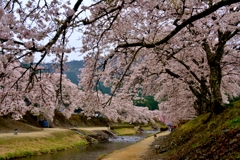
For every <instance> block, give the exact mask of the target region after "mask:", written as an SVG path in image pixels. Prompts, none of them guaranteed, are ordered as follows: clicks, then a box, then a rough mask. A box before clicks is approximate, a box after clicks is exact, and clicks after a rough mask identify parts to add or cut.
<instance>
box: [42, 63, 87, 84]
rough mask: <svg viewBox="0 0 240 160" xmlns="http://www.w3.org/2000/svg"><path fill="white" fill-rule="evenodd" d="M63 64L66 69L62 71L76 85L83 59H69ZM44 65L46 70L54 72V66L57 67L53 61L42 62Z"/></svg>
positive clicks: (82, 66)
mask: <svg viewBox="0 0 240 160" xmlns="http://www.w3.org/2000/svg"><path fill="white" fill-rule="evenodd" d="M65 65H66V68H67V69H66V70H65V71H64V74H66V76H67V78H68V79H70V80H71V82H73V83H75V84H77V85H78V82H79V79H78V75H79V74H81V71H80V70H79V69H80V68H84V61H83V60H79V61H70V62H67V63H66V64H65ZM44 66H45V67H46V68H47V70H46V72H50V73H53V72H54V67H56V68H59V66H57V64H53V63H46V64H44Z"/></svg>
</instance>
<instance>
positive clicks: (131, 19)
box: [0, 0, 240, 122]
mask: <svg viewBox="0 0 240 160" xmlns="http://www.w3.org/2000/svg"><path fill="white" fill-rule="evenodd" d="M239 2H240V0H152V1H147V0H97V1H96V0H95V1H92V3H91V4H90V5H88V6H86V5H83V0H75V2H73V1H71V3H72V4H71V3H70V1H59V0H52V1H49V2H47V1H45V0H38V1H35V0H28V1H27V2H26V1H23V2H21V1H11V0H9V1H4V3H2V7H1V8H0V49H1V53H0V87H1V88H0V100H1V103H0V114H1V115H7V114H11V115H12V116H13V118H15V119H19V118H21V117H22V116H23V115H24V114H25V113H26V112H27V111H30V112H31V113H33V114H34V115H39V114H43V115H44V116H45V117H46V118H48V119H52V118H53V116H54V111H55V110H56V109H58V110H61V111H63V113H64V114H65V115H66V116H67V117H69V116H70V115H71V113H72V112H73V110H74V109H75V108H78V107H80V108H82V109H83V111H84V113H85V114H86V115H87V116H91V115H93V113H95V112H100V113H103V114H104V115H106V116H107V117H108V118H110V119H112V120H115V121H116V120H125V121H129V122H135V121H139V122H147V121H148V120H151V119H153V117H156V116H160V118H161V119H162V120H163V121H165V120H166V121H170V120H172V121H177V120H179V119H188V118H192V117H195V116H196V115H201V114H203V113H208V112H210V113H212V114H213V115H214V114H218V113H221V112H222V111H223V109H224V103H227V102H228V99H229V98H233V97H236V96H238V95H239V92H240V88H239V69H240V68H239V67H240V65H239V62H240V61H239V60H240V59H239V58H240V57H239V51H240V44H239V43H240V39H239V38H240V36H239V31H240V30H239V29H240V28H239V27H240V19H239V17H240V3H239ZM73 34H74V35H76V34H79V37H80V39H81V40H82V41H81V42H80V40H78V43H82V44H81V46H82V47H81V48H80V49H79V48H78V47H79V46H74V44H75V43H70V42H69V39H70V37H71V36H72V35H73ZM71 52H72V53H73V52H75V53H78V54H85V57H84V60H85V68H84V69H82V74H81V75H80V83H79V86H76V85H74V84H72V83H71V82H70V81H69V80H67V79H66V77H65V76H64V75H63V71H64V70H65V69H66V68H65V66H64V63H65V62H66V61H67V55H68V54H69V53H71ZM48 56H52V57H54V59H53V63H55V64H56V65H55V67H56V68H55V70H56V73H55V74H49V73H46V72H45V71H44V70H45V69H46V68H44V67H42V66H40V64H42V63H43V62H44V60H45V59H46V58H47V57H48ZM23 64H28V65H27V67H26V65H23ZM99 82H104V85H105V86H106V87H111V89H112V95H111V96H109V95H104V94H101V92H99V91H98V88H97V87H96V86H98V85H97V84H98V83H99ZM139 94H143V95H153V96H154V98H155V100H157V101H158V102H159V111H149V110H148V109H146V108H142V107H135V106H134V105H133V99H136V98H137V97H138V95H139Z"/></svg>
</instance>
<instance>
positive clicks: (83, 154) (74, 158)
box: [21, 132, 154, 160]
mask: <svg viewBox="0 0 240 160" xmlns="http://www.w3.org/2000/svg"><path fill="white" fill-rule="evenodd" d="M152 133H154V132H144V133H140V134H137V135H134V136H117V137H112V138H109V142H104V143H96V144H92V145H91V146H86V147H79V148H74V149H70V150H66V151H61V152H57V153H52V154H43V155H40V156H34V157H27V158H21V160H95V159H96V158H97V157H98V156H100V155H104V154H108V153H110V152H112V151H114V150H118V149H121V148H124V147H127V146H129V145H131V144H133V143H135V142H137V141H139V140H141V139H143V138H145V137H146V136H147V135H149V134H152Z"/></svg>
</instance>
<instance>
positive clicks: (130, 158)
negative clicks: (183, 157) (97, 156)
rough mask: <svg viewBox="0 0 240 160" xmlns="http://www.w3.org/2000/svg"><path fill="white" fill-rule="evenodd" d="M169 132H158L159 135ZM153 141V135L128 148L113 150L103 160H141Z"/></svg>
mask: <svg viewBox="0 0 240 160" xmlns="http://www.w3.org/2000/svg"><path fill="white" fill-rule="evenodd" d="M167 134H169V132H168V131H165V132H161V133H159V134H157V136H164V135H167ZM153 141H154V137H153V136H151V137H148V138H146V139H144V140H142V141H140V142H137V143H135V144H132V145H130V146H128V147H126V148H123V149H120V150H116V151H114V152H112V153H111V154H109V155H107V156H106V157H104V158H103V160H141V157H142V156H143V155H144V154H145V153H146V152H147V151H148V148H149V146H150V145H151V144H152V142H153Z"/></svg>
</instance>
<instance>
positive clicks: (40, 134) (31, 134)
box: [0, 127, 108, 138]
mask: <svg viewBox="0 0 240 160" xmlns="http://www.w3.org/2000/svg"><path fill="white" fill-rule="evenodd" d="M77 129H83V130H108V128H107V127H81V128H77ZM66 130H69V129H62V128H43V130H42V131H37V132H24V133H21V131H19V132H18V134H17V135H14V133H0V138H1V137H8V136H18V137H44V136H47V135H50V134H51V133H53V132H63V131H66Z"/></svg>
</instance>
